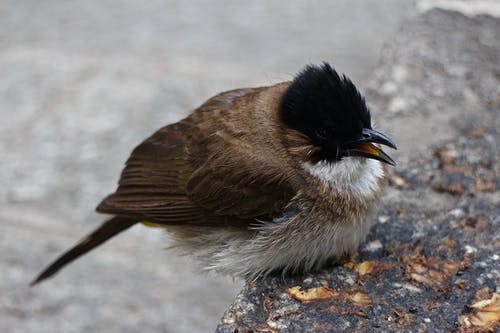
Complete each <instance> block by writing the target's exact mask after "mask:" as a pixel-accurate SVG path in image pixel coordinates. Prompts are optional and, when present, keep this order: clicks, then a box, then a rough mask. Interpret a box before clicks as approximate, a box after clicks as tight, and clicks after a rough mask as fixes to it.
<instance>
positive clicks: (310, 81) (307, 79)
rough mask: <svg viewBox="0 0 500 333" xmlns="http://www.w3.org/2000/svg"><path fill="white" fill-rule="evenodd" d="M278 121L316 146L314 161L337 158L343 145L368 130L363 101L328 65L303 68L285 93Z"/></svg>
mask: <svg viewBox="0 0 500 333" xmlns="http://www.w3.org/2000/svg"><path fill="white" fill-rule="evenodd" d="M280 112H281V118H282V120H283V122H284V123H285V124H286V125H287V126H288V127H290V128H292V129H295V130H297V131H300V132H302V133H303V134H305V135H307V136H308V137H309V138H310V140H311V141H312V143H313V144H314V145H315V146H318V147H320V148H321V149H320V152H319V154H320V156H316V158H317V159H328V160H330V161H336V160H339V159H341V158H342V157H343V156H345V155H343V154H342V147H343V145H345V143H347V142H352V141H355V140H358V139H361V138H362V136H363V133H362V131H363V129H371V117H370V111H369V110H368V108H367V106H366V104H365V100H364V98H363V97H362V96H361V94H360V92H359V91H358V90H357V89H356V87H355V86H354V84H353V83H352V82H351V80H349V79H348V78H347V77H346V76H345V75H342V76H341V75H339V74H338V73H337V72H336V71H335V70H334V69H333V68H332V67H331V66H330V65H329V64H327V63H324V64H323V65H322V66H321V67H320V66H313V65H309V66H307V67H306V68H305V69H304V70H303V71H302V72H300V73H299V74H298V75H297V77H296V78H295V79H294V80H293V82H292V83H291V85H290V87H289V88H288V90H287V91H286V93H285V95H284V97H283V101H282V105H281V109H280Z"/></svg>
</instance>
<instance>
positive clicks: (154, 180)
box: [97, 124, 205, 223]
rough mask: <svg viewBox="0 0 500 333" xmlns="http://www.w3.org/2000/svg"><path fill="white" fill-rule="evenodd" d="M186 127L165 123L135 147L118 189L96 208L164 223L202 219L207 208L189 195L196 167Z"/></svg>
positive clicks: (200, 220) (199, 220)
mask: <svg viewBox="0 0 500 333" xmlns="http://www.w3.org/2000/svg"><path fill="white" fill-rule="evenodd" d="M186 130H187V129H186V128H183V127H182V126H179V124H174V125H170V126H167V127H164V128H162V129H160V130H159V131H158V132H156V133H155V134H154V135H153V136H152V137H150V138H148V139H147V140H145V141H144V142H143V143H141V144H140V145H139V146H138V147H137V148H135V149H134V151H133V152H132V154H131V156H130V158H129V159H128V161H127V163H126V166H125V169H124V170H123V172H122V175H121V178H120V181H119V187H118V189H117V191H116V192H115V193H113V194H111V195H110V196H108V197H107V198H105V199H104V200H103V201H102V202H101V204H100V205H99V206H98V207H97V211H99V212H102V213H111V214H119V215H126V216H134V217H136V218H139V219H146V220H152V221H155V222H162V223H184V222H193V223H202V222H203V221H204V220H205V212H204V210H203V209H202V208H201V207H199V206H196V205H195V204H193V202H192V201H191V200H190V199H189V198H188V197H187V196H186V190H185V185H186V182H187V180H188V179H189V177H190V175H191V173H192V172H193V171H194V168H193V167H192V166H191V165H190V164H189V162H188V152H187V149H188V145H187V144H186V138H185V134H184V133H183V132H184V131H186Z"/></svg>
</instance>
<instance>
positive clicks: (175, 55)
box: [0, 0, 491, 332]
mask: <svg viewBox="0 0 500 333" xmlns="http://www.w3.org/2000/svg"><path fill="white" fill-rule="evenodd" d="M450 3H452V4H451V5H452V6H455V8H454V9H458V10H462V11H469V12H468V13H467V14H468V15H475V13H476V11H481V10H485V8H486V7H484V6H483V7H484V8H483V9H481V8H479V7H480V6H482V5H481V4H479V3H484V1H482V2H481V1H477V2H476V5H474V6H475V7H474V6H467V5H466V4H468V3H469V2H467V1H458V3H459V5H458V7H457V5H456V3H457V1H454V3H455V4H453V1H452V2H450V1H438V2H437V3H433V2H430V1H419V2H417V3H415V2H414V1H402V0H355V1H354V0H342V1H305V0H304V1H287V2H283V1H248V2H247V1H245V2H244V1H189V2H188V1H176V0H175V1H174V0H173V1H160V0H150V1H141V2H139V1H136V2H133V1H119V0H103V1H52V0H51V1H30V0H22V1H19V0H15V1H14V0H13V1H4V0H1V1H0V73H1V75H0V116H1V122H0V158H1V164H0V171H1V172H0V244H1V247H0V269H1V272H2V274H1V275H0V331H1V332H138V331H143V332H208V331H213V330H214V329H215V327H216V324H217V322H218V320H219V318H220V317H221V315H222V313H223V311H224V310H225V309H226V307H227V306H228V305H229V304H230V303H231V301H232V300H233V298H234V296H235V295H236V294H237V292H238V291H239V289H240V288H241V286H242V284H243V282H242V281H238V280H232V279H230V278H226V277H221V276H215V275H207V274H200V273H199V272H198V270H197V267H196V264H195V263H193V262H192V261H191V260H190V259H189V258H186V257H177V256H176V255H175V254H173V253H171V252H169V251H164V250H163V249H164V248H165V247H167V246H168V236H167V235H165V234H164V233H162V232H161V231H159V230H156V229H147V228H144V227H141V226H137V227H134V228H133V229H132V230H131V231H129V232H127V233H125V234H123V235H120V236H119V237H117V238H115V239H113V240H112V241H110V242H109V243H107V244H106V245H104V246H103V247H101V248H99V249H98V250H97V251H94V252H92V253H91V254H90V255H88V256H86V257H84V258H83V259H81V260H79V261H78V262H76V263H75V264H73V265H71V266H69V267H68V268H67V269H65V270H64V271H63V272H62V274H59V275H57V276H56V277H55V278H54V279H51V280H50V281H47V282H46V283H43V284H41V285H40V286H37V287H36V288H29V287H28V283H29V281H30V280H31V279H32V278H33V277H34V276H35V275H36V274H37V273H38V271H39V270H40V269H41V268H42V267H43V266H44V265H46V264H47V263H49V261H51V260H52V259H53V258H54V257H55V256H57V255H59V254H60V253H61V251H63V250H65V249H66V248H68V247H69V246H71V245H73V244H74V243H75V242H76V241H77V240H78V239H79V238H81V237H82V236H83V235H85V234H86V233H87V232H89V231H90V230H91V229H92V228H94V227H95V226H96V225H97V224H99V223H100V222H101V221H102V220H103V216H99V215H98V214H96V213H94V212H93V209H94V207H95V206H96V205H97V204H98V203H99V201H100V200H101V199H102V198H103V197H104V196H105V195H107V194H108V193H110V192H112V191H113V190H114V189H115V187H116V182H117V180H118V176H119V173H120V171H121V169H122V167H123V164H124V162H125V160H126V159H127V157H128V154H129V153H130V151H131V150H132V148H133V147H134V146H135V145H137V144H138V143H140V141H141V140H143V139H144V138H146V137H147V136H149V135H150V134H152V133H153V132H154V131H155V130H156V129H158V128H159V127H161V126H163V125H166V124H168V123H171V122H174V121H177V120H179V119H181V118H182V117H184V116H186V115H187V114H188V113H189V112H190V111H191V110H193V109H194V108H195V107H197V106H198V105H200V104H201V103H202V102H204V101H205V100H206V99H207V98H209V97H210V96H212V95H214V94H216V93H218V92H220V91H223V90H228V89H233V88H239V87H248V86H261V85H270V84H273V83H276V82H279V81H284V80H290V79H291V78H292V77H293V75H294V74H295V73H296V72H297V71H299V70H300V69H301V68H302V67H303V66H304V65H305V64H307V63H319V62H321V61H329V62H330V63H331V64H332V65H334V66H335V67H336V68H337V69H338V70H339V71H341V72H345V73H346V74H348V75H349V76H350V77H351V78H352V79H353V80H354V82H355V83H356V84H357V85H358V86H359V87H360V88H361V89H363V88H365V87H366V85H367V82H368V81H369V78H370V77H371V75H372V72H373V70H374V68H375V67H376V65H377V62H378V60H379V56H380V53H381V51H382V50H383V47H384V44H386V43H390V42H391V40H392V39H393V38H394V37H395V36H396V35H397V33H398V29H399V27H400V25H401V24H402V22H404V21H405V20H406V19H408V18H409V17H411V16H412V15H415V14H417V13H418V12H421V11H424V10H428V9H429V8H431V7H433V6H444V7H446V6H450ZM478 6H479V7H478ZM464 8H465V9H464ZM478 8H479V9H478ZM487 9H488V8H487ZM489 9H491V6H489ZM368 102H370V101H368ZM379 127H380V128H381V129H387V128H388V127H390V125H389V124H380V126H379ZM390 132H391V130H390V129H389V133H390ZM402 140H403V142H402V144H403V146H404V145H405V142H404V138H403V139H402ZM399 154H400V155H401V156H400V158H401V159H403V160H404V157H405V156H404V154H405V152H404V151H403V152H401V153H399Z"/></svg>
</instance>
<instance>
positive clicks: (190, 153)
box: [31, 62, 397, 285]
mask: <svg viewBox="0 0 500 333" xmlns="http://www.w3.org/2000/svg"><path fill="white" fill-rule="evenodd" d="M382 145H383V146H387V147H390V148H393V149H397V148H396V145H395V143H394V142H393V141H392V140H391V139H390V138H389V137H388V136H386V135H384V134H382V133H381V132H379V131H376V130H374V129H373V128H372V124H371V111H370V109H369V108H368V106H367V104H366V101H365V98H364V97H363V96H362V94H361V93H360V91H359V90H358V89H357V88H356V86H355V85H354V83H353V82H352V81H351V80H350V79H349V78H348V77H347V76H346V75H345V74H339V73H338V72H337V71H336V70H335V69H334V68H333V67H332V66H331V65H330V64H329V63H327V62H324V63H322V64H319V65H313V64H310V65H306V66H305V67H304V68H303V69H302V70H301V71H300V72H298V74H297V75H296V76H294V78H293V79H292V80H291V81H286V82H281V83H277V84H275V85H271V86H266V87H258V88H242V89H236V90H230V91H226V92H222V93H220V94H218V95H215V96H214V97H212V98H210V99H209V100H207V101H206V102H205V103H203V104H202V105H201V106H200V107H198V108H196V109H195V110H194V111H193V112H192V113H191V114H190V115H189V116H187V117H186V118H184V119H182V120H180V121H179V122H176V123H173V124H170V125H167V126H165V127H163V128H161V129H159V130H158V131H157V132H155V133H154V134H153V135H152V136H150V137H149V138H147V139H146V140H144V141H143V142H142V143H141V144H139V145H138V146H137V147H136V148H135V149H134V150H133V151H132V153H131V155H130V157H129V158H128V160H127V162H126V164H125V168H124V169H123V171H122V173H121V177H120V179H119V182H118V188H117V189H116V191H115V192H114V193H112V194H110V195H109V196H107V197H106V198H104V199H103V200H102V202H101V203H100V204H99V205H98V206H97V208H96V210H97V212H99V213H104V214H110V215H111V217H110V218H109V219H108V220H106V221H105V222H103V223H102V224H101V225H100V226H99V227H98V228H97V229H96V230H95V231H93V232H91V233H90V234H89V235H88V236H86V237H84V238H83V239H82V240H81V241H80V242H78V243H77V244H76V245H75V246H74V247H72V248H71V249H69V250H68V251H67V252H65V253H64V254H62V255H61V256H60V257H58V258H57V259H56V260H55V261H54V262H53V263H51V264H50V265H49V266H48V267H47V268H46V269H44V270H43V271H42V272H41V273H40V274H39V275H38V276H37V277H36V278H35V279H34V280H33V281H32V283H31V285H34V284H37V283H39V282H41V281H42V280H45V279H47V278H49V277H51V276H52V275H54V274H55V273H56V272H58V271H59V270H60V269H61V268H63V267H64V266H66V265H67V264H68V263H70V262H72V261H73V260H75V259H76V258H78V257H80V256H82V255H83V254H85V253H87V252H89V251H90V250H92V249H94V248H95V247H97V246H99V245H101V244H102V243H104V242H105V241H107V240H108V239H110V238H112V237H114V236H116V235H117V234H119V233H121V232H122V231H124V230H126V229H128V228H130V227H131V226H133V225H135V224H141V223H142V224H143V225H146V226H153V227H162V228H164V229H165V230H166V231H167V232H168V233H169V234H170V235H171V237H172V238H173V241H174V246H175V247H176V248H179V249H180V250H181V252H182V253H183V254H184V253H185V254H189V255H192V256H193V257H195V258H196V259H197V260H198V261H199V262H200V264H201V267H202V268H203V269H204V270H210V271H216V272H219V273H221V274H227V275H232V276H236V277H243V278H245V279H250V280H251V279H257V278H259V277H262V276H266V275H269V274H273V273H276V272H281V274H284V275H288V274H297V273H300V272H310V271H314V270H318V269H320V268H322V267H323V266H325V265H327V264H329V263H332V262H335V261H338V260H340V259H341V258H343V257H345V256H349V255H352V254H353V253H355V252H356V251H357V248H358V247H359V245H360V243H361V242H362V241H363V240H364V239H365V237H366V236H367V234H368V232H369V230H370V228H371V226H372V225H373V223H374V221H373V220H374V218H373V214H374V213H375V212H376V210H377V208H378V207H379V203H380V199H381V196H382V193H383V191H384V188H385V186H386V183H387V174H388V167H389V166H394V165H395V164H396V163H395V162H394V160H393V159H392V158H391V157H390V156H389V155H388V154H387V153H385V152H384V151H383V150H382Z"/></svg>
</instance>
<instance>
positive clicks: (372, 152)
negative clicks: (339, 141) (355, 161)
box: [343, 128, 397, 166]
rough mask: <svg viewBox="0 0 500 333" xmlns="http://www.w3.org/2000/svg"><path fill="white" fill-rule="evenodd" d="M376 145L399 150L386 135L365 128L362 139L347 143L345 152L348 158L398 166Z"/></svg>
mask: <svg viewBox="0 0 500 333" xmlns="http://www.w3.org/2000/svg"><path fill="white" fill-rule="evenodd" d="M374 143H379V144H382V145H385V146H388V147H391V148H393V149H397V147H396V145H395V144H394V142H393V141H392V140H391V139H389V138H388V137H387V136H385V135H384V134H382V133H380V132H377V131H374V130H372V129H369V128H364V129H363V132H362V137H361V139H359V140H355V141H350V142H347V143H346V144H345V146H344V149H343V151H344V153H345V154H346V155H347V156H361V157H366V158H372V159H375V160H379V161H382V162H384V163H387V164H390V165H393V166H394V165H396V162H394V160H393V159H392V158H391V157H390V156H389V155H387V154H386V153H385V152H384V151H383V150H382V149H380V148H379V147H377V146H376V145H374Z"/></svg>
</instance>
